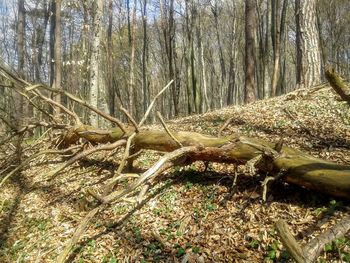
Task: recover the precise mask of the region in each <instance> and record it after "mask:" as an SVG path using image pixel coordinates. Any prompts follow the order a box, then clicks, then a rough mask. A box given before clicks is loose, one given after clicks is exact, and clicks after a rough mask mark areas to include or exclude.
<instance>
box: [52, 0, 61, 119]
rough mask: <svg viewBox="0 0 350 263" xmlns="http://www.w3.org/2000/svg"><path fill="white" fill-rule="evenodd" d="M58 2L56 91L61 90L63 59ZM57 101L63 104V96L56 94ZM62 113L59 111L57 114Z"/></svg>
mask: <svg viewBox="0 0 350 263" xmlns="http://www.w3.org/2000/svg"><path fill="white" fill-rule="evenodd" d="M55 2H56V8H55V9H56V10H55V11H56V14H55V52H54V59H55V62H54V65H55V77H54V82H53V87H54V88H55V89H58V90H60V89H61V80H62V58H61V0H55ZM55 100H56V102H57V103H61V94H59V93H58V94H56V97H55ZM59 113H60V111H59V109H57V114H59Z"/></svg>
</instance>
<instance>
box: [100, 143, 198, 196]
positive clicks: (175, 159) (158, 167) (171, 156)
mask: <svg viewBox="0 0 350 263" xmlns="http://www.w3.org/2000/svg"><path fill="white" fill-rule="evenodd" d="M196 150H198V147H196V146H188V147H183V148H180V149H177V150H175V151H173V152H170V153H167V154H165V155H164V156H163V157H162V158H160V159H159V161H158V162H157V163H155V164H154V165H153V166H152V167H151V168H150V169H148V170H147V171H146V172H144V173H143V174H142V175H141V176H140V178H139V179H137V180H136V181H135V182H133V183H132V184H130V185H128V186H127V187H126V188H125V189H124V190H123V191H120V192H115V193H112V194H110V195H108V196H106V197H105V198H104V202H105V203H110V202H113V201H116V200H118V199H119V198H121V197H124V196H126V195H127V194H129V193H130V192H131V191H133V190H134V189H136V188H137V187H138V186H140V185H141V184H142V183H143V182H145V181H147V180H149V179H150V178H152V177H155V176H156V175H158V174H160V173H161V172H163V171H165V170H167V169H169V168H170V167H172V166H174V165H175V164H178V163H181V162H183V161H184V159H183V157H184V156H186V155H187V154H190V153H191V152H195V151H196Z"/></svg>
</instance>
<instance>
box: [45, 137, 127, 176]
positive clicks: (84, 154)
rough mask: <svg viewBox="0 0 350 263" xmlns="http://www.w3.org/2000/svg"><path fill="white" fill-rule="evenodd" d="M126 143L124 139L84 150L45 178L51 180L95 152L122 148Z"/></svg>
mask: <svg viewBox="0 0 350 263" xmlns="http://www.w3.org/2000/svg"><path fill="white" fill-rule="evenodd" d="M125 143H126V140H125V139H121V140H119V141H116V142H114V143H111V144H105V145H99V146H97V147H93V148H91V149H89V150H86V151H84V152H82V153H80V154H78V155H76V156H74V157H73V158H71V159H69V160H68V161H67V162H66V163H64V164H62V165H61V166H59V167H58V168H57V169H55V170H53V171H52V172H50V173H49V174H48V176H47V178H49V180H53V179H54V178H55V177H56V176H57V174H58V173H59V172H61V171H62V170H64V169H65V168H66V167H68V166H70V165H71V164H73V163H75V162H76V161H78V160H80V159H82V158H85V157H87V156H88V155H90V154H93V153H96V152H100V151H109V150H113V149H115V148H117V147H120V146H123V145H124V144H125Z"/></svg>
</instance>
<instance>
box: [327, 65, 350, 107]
mask: <svg viewBox="0 0 350 263" xmlns="http://www.w3.org/2000/svg"><path fill="white" fill-rule="evenodd" d="M325 75H326V78H327V80H328V81H329V84H331V86H332V88H333V89H334V90H335V92H336V93H337V94H338V95H339V96H340V98H341V99H342V100H344V101H346V102H348V103H350V88H349V87H348V86H347V85H346V84H345V82H344V81H343V80H342V78H341V77H340V76H339V75H338V74H337V72H335V69H334V68H332V69H327V70H326V72H325Z"/></svg>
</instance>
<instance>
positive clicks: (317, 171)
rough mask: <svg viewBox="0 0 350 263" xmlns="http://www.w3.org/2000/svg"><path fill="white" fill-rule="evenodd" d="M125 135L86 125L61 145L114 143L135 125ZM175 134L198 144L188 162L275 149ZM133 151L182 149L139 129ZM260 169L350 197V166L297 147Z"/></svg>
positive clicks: (243, 140)
mask: <svg viewBox="0 0 350 263" xmlns="http://www.w3.org/2000/svg"><path fill="white" fill-rule="evenodd" d="M126 131H127V133H126V134H124V133H123V131H121V130H120V128H112V129H110V130H109V131H102V130H96V129H94V128H93V127H91V126H87V125H83V126H79V127H76V128H74V129H72V130H70V131H69V132H68V133H67V137H64V138H63V139H62V144H63V145H65V146H67V145H70V144H72V143H74V142H76V141H77V140H78V139H79V138H84V139H85V140H88V141H89V142H91V143H107V142H110V143H113V142H115V141H117V140H120V139H121V138H123V137H124V136H126V137H128V136H129V135H130V134H132V133H133V132H134V128H132V127H129V128H126ZM173 136H174V137H175V138H176V139H177V140H178V142H180V143H181V145H183V146H184V147H186V146H197V148H196V151H193V152H191V155H189V156H188V157H187V158H188V160H187V162H194V161H211V162H221V163H236V164H245V163H246V162H247V161H249V160H251V159H253V158H257V157H259V156H263V155H264V154H265V155H264V156H265V157H266V156H270V155H269V154H268V155H266V153H269V152H274V148H275V145H274V144H273V143H270V142H267V141H264V140H261V139H255V138H248V137H245V136H239V135H232V136H229V137H220V138H217V137H214V136H208V135H202V134H199V133H196V132H174V133H173ZM133 143H134V146H133V147H134V150H135V151H137V150H140V149H149V150H156V151H163V152H172V151H174V150H176V149H179V148H180V147H179V144H178V143H177V142H176V141H175V140H173V139H172V138H171V136H170V135H169V134H168V133H167V132H165V131H161V130H140V131H139V132H138V133H137V134H136V135H135V138H134V141H133ZM258 168H259V169H260V170H262V171H265V172H270V173H272V174H279V173H281V172H282V173H283V176H282V178H281V179H282V180H283V181H285V182H287V183H291V184H295V185H299V186H301V187H305V188H308V189H312V190H316V191H320V192H323V193H326V194H329V195H332V196H335V197H341V198H345V199H350V166H349V165H340V164H336V163H333V162H329V161H325V160H322V159H319V158H315V157H313V156H311V155H308V154H306V153H303V152H302V151H299V150H297V149H293V148H290V147H286V146H283V147H282V148H281V150H280V152H278V153H277V152H275V154H274V156H273V157H272V158H270V159H269V158H267V159H266V160H263V161H262V162H260V163H259V167H258Z"/></svg>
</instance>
